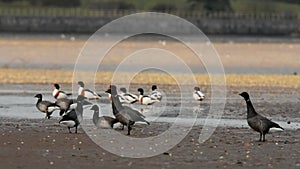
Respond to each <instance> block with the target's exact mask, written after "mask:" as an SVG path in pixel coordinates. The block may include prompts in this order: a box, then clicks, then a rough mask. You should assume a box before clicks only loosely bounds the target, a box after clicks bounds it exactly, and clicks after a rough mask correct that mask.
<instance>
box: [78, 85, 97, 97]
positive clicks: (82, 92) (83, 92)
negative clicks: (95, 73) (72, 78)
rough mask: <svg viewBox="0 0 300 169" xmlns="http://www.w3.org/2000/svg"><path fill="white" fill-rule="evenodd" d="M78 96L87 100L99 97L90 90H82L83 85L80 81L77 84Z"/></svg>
mask: <svg viewBox="0 0 300 169" xmlns="http://www.w3.org/2000/svg"><path fill="white" fill-rule="evenodd" d="M78 87H79V88H78V95H81V96H84V97H86V98H87V99H99V98H100V97H101V95H100V94H97V93H96V92H94V91H91V90H90V89H86V88H84V83H83V82H82V81H79V82H78Z"/></svg>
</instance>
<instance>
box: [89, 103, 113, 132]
mask: <svg viewBox="0 0 300 169" xmlns="http://www.w3.org/2000/svg"><path fill="white" fill-rule="evenodd" d="M90 110H94V114H93V123H94V125H95V126H96V127H97V128H113V126H114V124H115V123H117V122H118V120H117V119H115V118H112V117H110V116H101V117H99V107H98V106H97V105H93V106H92V108H91V109H90Z"/></svg>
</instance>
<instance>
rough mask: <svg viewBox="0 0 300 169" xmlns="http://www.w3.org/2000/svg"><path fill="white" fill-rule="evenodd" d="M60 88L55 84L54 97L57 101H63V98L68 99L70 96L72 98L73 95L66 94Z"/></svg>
mask: <svg viewBox="0 0 300 169" xmlns="http://www.w3.org/2000/svg"><path fill="white" fill-rule="evenodd" d="M59 89H60V86H59V84H57V83H55V84H53V92H52V96H53V97H54V98H55V99H62V98H68V96H71V95H72V93H66V92H64V91H61V90H59Z"/></svg>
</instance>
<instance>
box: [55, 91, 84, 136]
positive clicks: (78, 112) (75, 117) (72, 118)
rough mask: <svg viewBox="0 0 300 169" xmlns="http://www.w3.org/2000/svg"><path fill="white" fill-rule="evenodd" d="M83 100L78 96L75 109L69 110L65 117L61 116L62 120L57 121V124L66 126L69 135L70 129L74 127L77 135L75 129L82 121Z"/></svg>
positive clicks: (82, 97)
mask: <svg viewBox="0 0 300 169" xmlns="http://www.w3.org/2000/svg"><path fill="white" fill-rule="evenodd" d="M84 99H85V97H84V96H81V95H79V96H78V97H77V100H76V102H77V106H76V108H75V109H72V110H70V111H69V112H67V113H66V114H65V115H63V117H62V119H61V120H60V121H59V124H61V125H64V126H67V127H68V129H69V133H71V130H70V128H73V127H75V133H77V127H78V125H79V124H80V121H81V120H82V119H83V118H82V116H83V106H82V102H83V100H84Z"/></svg>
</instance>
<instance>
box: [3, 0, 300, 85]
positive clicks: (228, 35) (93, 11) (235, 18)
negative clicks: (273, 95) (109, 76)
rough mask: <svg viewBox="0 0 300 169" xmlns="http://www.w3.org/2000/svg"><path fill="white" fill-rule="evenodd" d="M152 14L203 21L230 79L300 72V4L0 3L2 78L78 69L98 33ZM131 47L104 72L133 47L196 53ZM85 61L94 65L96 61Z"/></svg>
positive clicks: (168, 44) (161, 40)
mask: <svg viewBox="0 0 300 169" xmlns="http://www.w3.org/2000/svg"><path fill="white" fill-rule="evenodd" d="M145 11H151V12H155V11H156V12H164V13H169V14H174V15H177V16H179V17H182V18H184V19H187V20H188V21H190V22H192V23H193V24H195V25H196V26H197V27H198V28H200V30H202V31H203V32H204V33H205V35H207V36H208V38H209V39H210V40H211V41H212V42H213V45H214V47H215V49H216V51H217V52H218V53H219V55H220V58H221V61H222V63H223V65H224V69H225V73H227V74H280V75H282V74H283V75H298V74H299V72H300V55H299V53H300V45H299V42H300V38H299V37H300V28H299V25H300V1H299V0H164V1H161V0H127V1H123V0H0V45H1V46H0V54H1V55H0V58H1V59H0V68H1V71H0V79H2V82H3V83H6V82H16V80H11V79H13V78H12V77H8V75H7V70H8V69H43V70H44V69H51V70H52V69H55V70H57V69H59V70H70V71H71V70H72V69H73V68H74V64H75V63H76V59H77V56H78V54H79V52H80V51H81V49H82V47H83V45H84V44H85V42H86V41H87V40H88V38H89V37H90V36H91V35H92V34H93V33H94V32H95V31H97V30H98V29H99V28H101V27H102V26H104V25H105V24H107V23H109V22H110V21H113V20H114V19H117V18H119V17H122V16H126V15H128V14H133V13H137V12H145ZM145 22H147V21H146V20H145ZM163 24H167V23H163ZM168 29H170V30H171V29H177V30H178V31H179V32H180V31H181V30H180V29H178V28H172V27H168ZM126 30H131V29H128V28H127V29H126ZM175 31H176V30H175ZM187 36H193V35H187ZM134 41H135V42H136V41H138V42H139V43H134ZM127 42H128V43H121V44H119V46H118V47H119V48H118V49H117V48H115V51H112V52H111V53H113V54H114V55H112V56H111V57H110V58H113V59H111V60H107V62H106V64H104V66H103V69H104V70H107V71H113V70H111V69H110V68H111V67H112V65H117V64H118V63H119V61H120V59H119V60H118V57H117V56H119V55H120V54H123V53H124V51H125V50H126V51H134V50H136V49H140V48H146V47H149V46H151V47H158V48H163V49H166V50H170V51H172V50H174V51H176V50H177V51H178V52H181V55H182V56H185V57H186V56H187V55H188V54H187V52H184V51H181V50H179V49H178V44H176V43H175V41H173V40H172V39H170V38H167V37H163V36H157V37H153V36H152V37H150V36H143V37H135V38H131V39H129V40H128V41H127ZM176 45H177V46H176ZM190 55H192V54H190ZM185 61H187V62H189V63H196V62H195V61H194V60H193V59H190V60H188V58H186V59H185ZM85 62H86V64H87V66H88V64H89V63H93V62H94V61H91V60H86V61H85ZM197 63H198V62H197ZM193 66H194V68H195V69H197V70H195V72H197V73H204V74H205V73H206V72H205V68H204V67H203V65H201V63H200V64H198V65H193ZM39 72H41V70H40V71H39ZM12 74H16V73H12ZM57 74H58V75H56V77H58V76H60V75H61V73H57ZM12 76H13V75H12ZM20 78H24V76H20V77H19V80H20ZM44 78H45V79H48V81H47V80H45V81H39V80H38V79H36V80H37V81H38V82H41V83H44V82H50V81H53V80H51V79H49V77H44ZM3 79H6V80H3ZM31 80H32V79H31ZM20 81H22V80H20ZM29 82H34V80H32V81H30V80H29ZM63 82H64V83H66V82H70V81H63Z"/></svg>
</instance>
